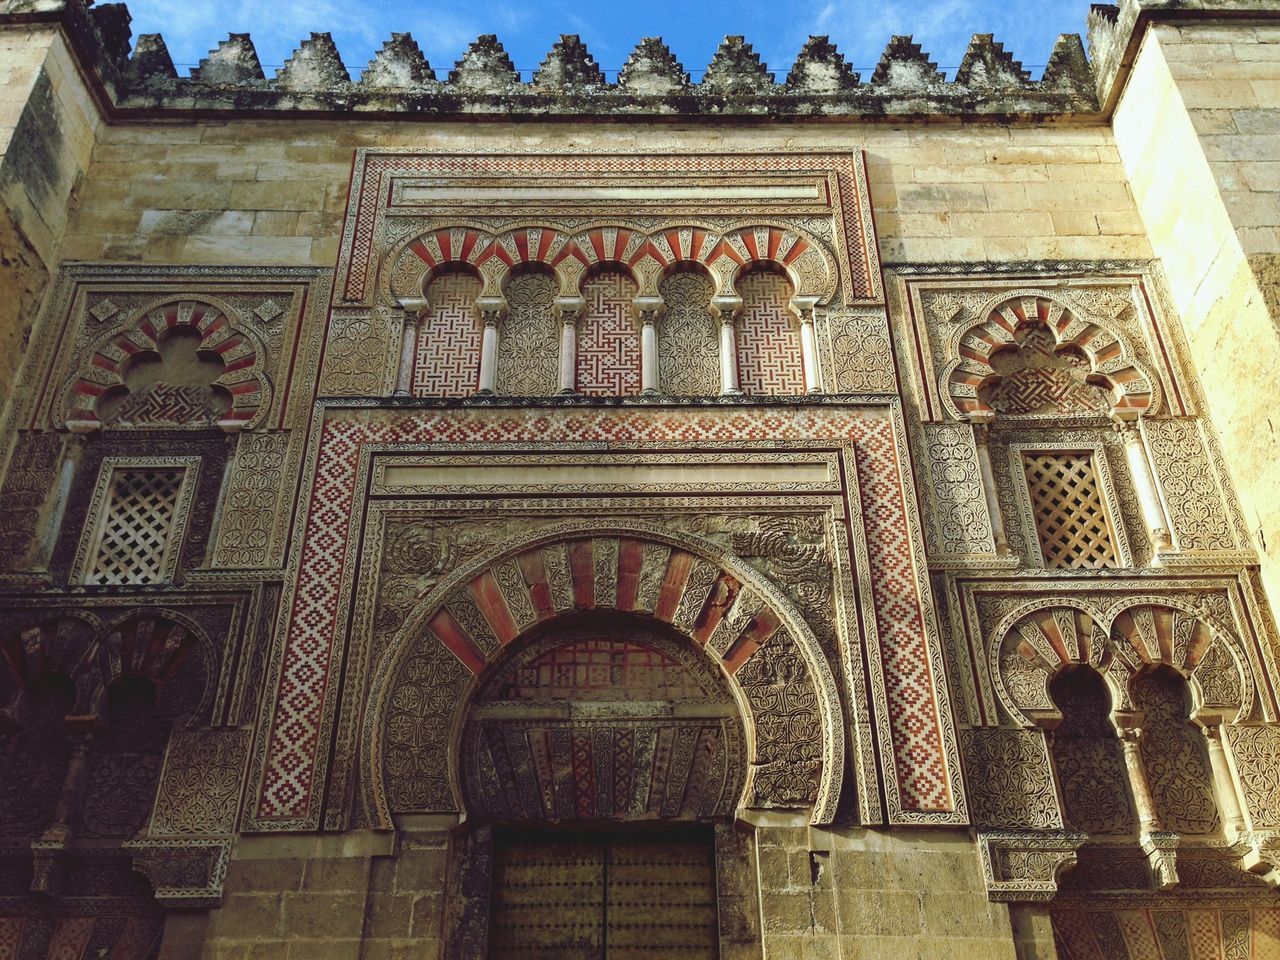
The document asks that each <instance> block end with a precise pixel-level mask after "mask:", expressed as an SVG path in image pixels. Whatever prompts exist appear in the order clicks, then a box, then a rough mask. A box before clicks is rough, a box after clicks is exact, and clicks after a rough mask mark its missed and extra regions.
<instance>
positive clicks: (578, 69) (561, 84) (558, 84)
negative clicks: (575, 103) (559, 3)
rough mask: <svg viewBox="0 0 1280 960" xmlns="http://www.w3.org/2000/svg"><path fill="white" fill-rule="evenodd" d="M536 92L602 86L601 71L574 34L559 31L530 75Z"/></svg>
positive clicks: (566, 90)
mask: <svg viewBox="0 0 1280 960" xmlns="http://www.w3.org/2000/svg"><path fill="white" fill-rule="evenodd" d="M533 86H534V89H535V90H538V91H539V92H548V93H555V92H575V93H576V92H583V91H589V90H598V89H599V88H601V87H603V86H604V73H602V72H601V70H600V67H599V66H598V65H597V64H596V61H595V59H594V58H593V57H592V56H591V53H590V52H589V51H588V50H587V48H586V45H585V44H584V43H583V42H582V39H581V38H580V37H578V36H577V34H571V33H566V34H562V35H561V37H560V39H559V40H557V41H556V43H555V46H553V47H552V48H551V52H550V53H548V54H547V58H546V59H545V60H543V61H542V66H540V67H539V68H538V70H537V71H536V72H535V73H534V75H533Z"/></svg>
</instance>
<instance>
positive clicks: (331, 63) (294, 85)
mask: <svg viewBox="0 0 1280 960" xmlns="http://www.w3.org/2000/svg"><path fill="white" fill-rule="evenodd" d="M350 80H351V77H350V76H349V75H348V73H347V68H346V67H345V66H344V65H343V63H342V57H340V56H339V55H338V48H337V47H336V46H334V44H333V35H332V34H329V33H313V34H311V39H310V40H304V41H302V44H301V45H300V46H299V47H298V49H297V50H295V51H294V52H293V56H291V57H290V58H289V59H288V60H286V61H285V62H284V66H283V67H281V68H280V70H279V72H277V73H276V79H275V85H276V86H277V87H279V88H280V89H281V90H288V91H290V92H293V93H311V92H317V91H325V90H332V89H334V88H335V87H340V86H345V85H346V84H347V83H349V82H350Z"/></svg>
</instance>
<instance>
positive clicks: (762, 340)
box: [736, 270, 804, 396]
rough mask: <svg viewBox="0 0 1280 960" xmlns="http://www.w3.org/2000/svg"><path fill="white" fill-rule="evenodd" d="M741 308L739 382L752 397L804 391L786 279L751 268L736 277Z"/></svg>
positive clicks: (795, 328)
mask: <svg viewBox="0 0 1280 960" xmlns="http://www.w3.org/2000/svg"><path fill="white" fill-rule="evenodd" d="M738 293H739V294H741V296H742V313H741V314H740V315H739V316H738V319H737V322H736V326H737V334H738V385H739V386H740V387H741V388H742V392H743V393H747V394H755V395H756V396H767V395H770V394H773V395H783V394H790V395H794V394H801V393H804V365H803V361H802V360H801V356H800V328H799V326H798V325H797V324H796V320H795V318H794V317H793V316H792V315H791V313H790V311H789V310H788V309H787V302H788V301H789V300H790V299H791V281H789V280H788V279H787V278H786V277H785V276H783V275H782V274H779V273H773V272H771V271H767V270H753V271H751V272H750V273H748V274H747V275H746V276H744V277H742V279H740V280H739V281H738Z"/></svg>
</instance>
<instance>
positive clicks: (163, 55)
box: [125, 33, 178, 86]
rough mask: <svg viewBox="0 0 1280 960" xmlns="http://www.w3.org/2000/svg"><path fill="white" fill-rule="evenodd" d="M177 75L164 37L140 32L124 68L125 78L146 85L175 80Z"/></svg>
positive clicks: (133, 82)
mask: <svg viewBox="0 0 1280 960" xmlns="http://www.w3.org/2000/svg"><path fill="white" fill-rule="evenodd" d="M177 77H178V71H177V70H176V69H174V66H173V58H172V57H171V56H169V48H168V47H167V46H166V45H165V42H164V37H162V36H161V35H160V34H158V33H144V34H141V35H140V36H139V37H138V42H137V44H136V45H135V46H134V48H133V56H132V57H131V58H130V59H129V66H128V68H127V69H126V70H125V78H126V79H127V80H128V81H129V83H131V84H136V85H138V86H147V85H149V84H153V83H164V82H166V81H169V80H176V79H177Z"/></svg>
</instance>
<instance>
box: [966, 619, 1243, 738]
mask: <svg viewBox="0 0 1280 960" xmlns="http://www.w3.org/2000/svg"><path fill="white" fill-rule="evenodd" d="M987 661H988V669H989V670H990V671H991V676H992V677H993V679H994V681H995V689H996V697H997V700H998V702H999V704H1000V707H1001V709H1002V711H1004V713H1005V714H1006V715H1007V716H1008V717H1009V718H1010V719H1012V720H1013V721H1014V722H1015V723H1018V724H1021V725H1023V726H1028V727H1029V726H1036V725H1040V726H1046V725H1047V726H1052V725H1053V724H1054V723H1056V722H1057V721H1058V719H1059V718H1060V713H1059V711H1058V710H1057V708H1056V707H1055V705H1054V703H1053V701H1052V700H1051V698H1050V697H1049V695H1048V684H1049V682H1050V680H1051V679H1052V678H1053V677H1054V676H1055V675H1056V674H1057V673H1059V672H1060V671H1062V670H1064V669H1066V668H1068V667H1072V666H1082V665H1087V666H1090V667H1092V668H1094V669H1096V670H1098V671H1099V672H1100V673H1102V675H1103V676H1104V677H1105V678H1106V680H1107V684H1108V687H1109V688H1110V690H1111V694H1112V698H1113V700H1114V703H1115V707H1116V709H1118V710H1132V709H1134V705H1133V702H1132V698H1131V686H1130V684H1131V680H1132V678H1133V677H1134V676H1135V675H1137V674H1138V673H1139V672H1141V671H1142V670H1144V669H1147V668H1150V667H1154V666H1159V665H1161V664H1163V665H1165V666H1167V667H1169V668H1171V669H1173V670H1175V671H1176V672H1177V673H1179V674H1180V675H1181V676H1182V677H1184V678H1185V679H1186V680H1187V681H1188V683H1189V684H1190V687H1191V691H1192V696H1193V698H1194V703H1195V706H1196V711H1197V713H1198V714H1205V715H1207V714H1213V715H1216V716H1220V717H1223V718H1225V719H1227V720H1231V721H1238V720H1242V719H1244V718H1247V717H1249V716H1250V715H1251V714H1252V712H1253V707H1254V699H1255V692H1256V684H1255V681H1254V672H1253V669H1252V667H1251V666H1250V660H1249V658H1248V657H1247V656H1246V654H1245V651H1244V648H1243V645H1242V644H1241V643H1240V642H1239V640H1238V638H1237V637H1236V636H1235V634H1234V632H1232V631H1230V630H1228V629H1227V628H1226V627H1225V626H1224V625H1222V624H1220V623H1218V622H1217V621H1216V620H1215V619H1214V618H1213V617H1212V616H1210V615H1209V614H1207V613H1206V612H1205V611H1204V610H1202V609H1200V608H1198V607H1196V606H1195V605H1193V604H1190V603H1187V602H1185V601H1183V600H1181V599H1180V598H1177V597H1172V596H1159V597H1157V596H1152V597H1143V596H1140V595H1139V596H1130V597H1126V598H1125V599H1123V600H1121V601H1118V602H1117V603H1115V604H1112V605H1110V606H1109V607H1108V608H1106V609H1101V608H1095V607H1092V606H1088V605H1084V604H1079V605H1077V604H1076V603H1074V602H1073V601H1072V600H1071V599H1069V598H1060V599H1048V600H1037V601H1029V602H1028V603H1025V604H1022V605H1020V606H1019V607H1017V608H1015V609H1013V610H1012V611H1010V612H1009V613H1007V614H1006V615H1005V616H1004V617H1003V618H1001V620H1000V621H999V622H998V623H997V624H996V627H995V628H994V629H993V630H992V632H991V635H990V641H989V643H988V647H987Z"/></svg>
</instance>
